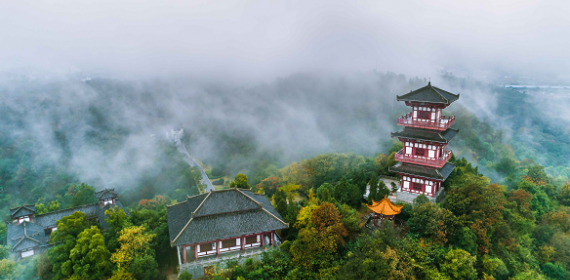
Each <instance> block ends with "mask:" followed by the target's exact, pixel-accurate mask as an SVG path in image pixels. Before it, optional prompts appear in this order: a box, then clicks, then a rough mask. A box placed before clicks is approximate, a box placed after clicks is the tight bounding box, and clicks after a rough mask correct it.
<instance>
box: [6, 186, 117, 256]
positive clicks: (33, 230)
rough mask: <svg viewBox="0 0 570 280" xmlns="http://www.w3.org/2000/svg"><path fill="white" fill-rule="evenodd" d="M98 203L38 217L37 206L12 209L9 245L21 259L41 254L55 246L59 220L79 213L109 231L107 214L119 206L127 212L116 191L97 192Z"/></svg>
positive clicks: (12, 252) (9, 224) (9, 223)
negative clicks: (106, 212)
mask: <svg viewBox="0 0 570 280" xmlns="http://www.w3.org/2000/svg"><path fill="white" fill-rule="evenodd" d="M95 195H96V197H97V199H98V200H99V201H98V202H96V203H91V204H86V205H81V206H77V207H72V208H67V209H61V210H57V211H53V212H49V213H44V214H41V215H36V207H35V206H34V205H22V206H19V207H15V208H12V209H10V221H9V222H8V226H7V227H8V232H7V244H8V245H10V246H11V249H10V250H11V254H12V255H13V256H15V257H16V258H17V259H20V258H25V257H28V256H33V255H37V254H40V253H41V252H42V251H43V250H45V249H46V248H49V247H50V246H51V245H52V244H50V243H49V236H50V235H51V233H52V232H53V231H55V230H57V221H58V220H60V219H61V218H63V217H65V216H69V215H71V214H73V213H75V212H77V211H79V212H82V213H84V214H85V215H87V217H88V219H94V220H96V221H98V222H99V223H100V224H101V227H102V228H103V229H107V228H108V226H107V222H106V221H105V211H106V210H107V209H109V208H112V207H114V206H115V205H117V206H119V207H120V208H121V209H123V210H125V208H124V207H123V204H121V202H120V201H119V200H118V195H117V193H115V192H114V189H105V190H102V191H99V192H97V193H95Z"/></svg>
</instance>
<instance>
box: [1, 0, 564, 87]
mask: <svg viewBox="0 0 570 280" xmlns="http://www.w3.org/2000/svg"><path fill="white" fill-rule="evenodd" d="M569 14H570V2H568V1H532V0H527V1H514V0H507V1H497V0H493V1H482V0H475V1H472V0H469V1H442V0H430V1H419V0H400V1H395V0H390V1H385V0H376V1H330V0H326V1H279V2H278V1H211V0H207V1H196V0H192V1H188V0H184V1H165V0H163V1H156V0H152V1H149V0H132V1H117V0H89V1H85V0H75V1H69V0H51V1H38V0H17V1H0V71H10V72H11V71H39V72H42V71H44V72H50V73H67V72H77V71H80V72H85V73H91V74H93V75H104V76H111V77H127V78H132V77H154V76H157V77H170V76H194V77H211V78H219V77H223V78H226V79H230V80H256V81H257V80H259V79H261V80H271V79H274V78H275V77H279V76H286V75H290V74H292V73H295V72H303V71H323V70H326V71H333V72H339V71H340V72H344V71H352V72H353V71H360V70H363V71H367V70H371V69H378V70H380V71H395V72H398V73H404V74H408V75H419V76H424V77H425V76H428V75H433V73H435V72H436V71H438V70H441V69H448V70H452V71H454V72H456V73H459V74H463V75H471V76H475V77H484V76H486V75H494V74H496V73H509V74H532V75H536V74H542V75H547V74H555V75H557V76H562V77H568V76H570V75H569V74H570V73H569V69H570V59H569V58H570V18H569V17H568V15H569Z"/></svg>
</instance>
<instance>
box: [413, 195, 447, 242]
mask: <svg viewBox="0 0 570 280" xmlns="http://www.w3.org/2000/svg"><path fill="white" fill-rule="evenodd" d="M440 211H441V209H440V208H439V206H438V205H437V204H435V203H431V202H428V203H423V204H420V205H415V206H414V208H413V210H412V212H411V215H410V218H409V219H408V227H409V228H410V231H411V232H413V233H416V234H419V235H420V236H423V237H431V236H433V235H434V234H435V233H436V232H437V230H438V227H439V221H438V217H439V214H440Z"/></svg>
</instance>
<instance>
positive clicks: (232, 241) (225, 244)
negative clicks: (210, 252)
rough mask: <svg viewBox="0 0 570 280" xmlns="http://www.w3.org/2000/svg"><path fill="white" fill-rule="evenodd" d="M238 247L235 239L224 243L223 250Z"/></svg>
mask: <svg viewBox="0 0 570 280" xmlns="http://www.w3.org/2000/svg"><path fill="white" fill-rule="evenodd" d="M236 245H237V243H236V240H235V239H230V240H224V241H222V248H230V247H234V246H236Z"/></svg>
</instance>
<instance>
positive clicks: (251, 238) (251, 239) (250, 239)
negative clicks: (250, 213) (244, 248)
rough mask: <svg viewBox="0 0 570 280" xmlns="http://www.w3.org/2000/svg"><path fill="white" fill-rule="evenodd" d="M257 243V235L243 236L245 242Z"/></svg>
mask: <svg viewBox="0 0 570 280" xmlns="http://www.w3.org/2000/svg"><path fill="white" fill-rule="evenodd" d="M253 243H257V236H255V235H254V236H250V237H246V238H245V244H253Z"/></svg>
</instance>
